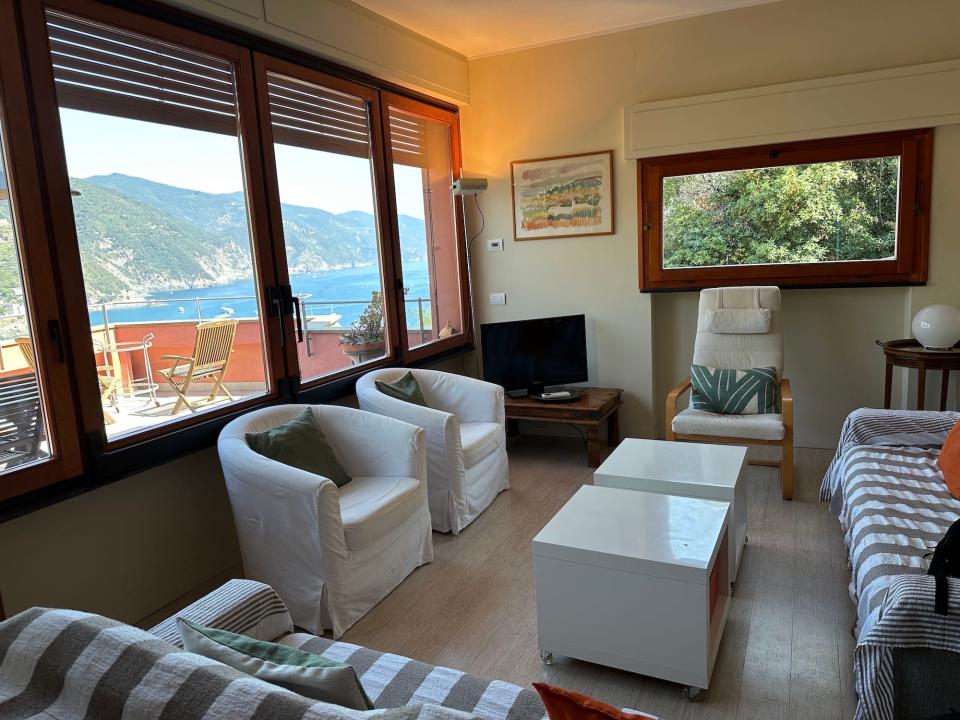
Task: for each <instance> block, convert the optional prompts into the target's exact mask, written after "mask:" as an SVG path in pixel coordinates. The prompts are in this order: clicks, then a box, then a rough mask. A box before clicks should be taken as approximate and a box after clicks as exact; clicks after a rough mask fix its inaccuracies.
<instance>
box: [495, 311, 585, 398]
mask: <svg viewBox="0 0 960 720" xmlns="http://www.w3.org/2000/svg"><path fill="white" fill-rule="evenodd" d="M480 347H481V350H482V352H483V377H484V379H485V380H487V381H488V382H492V383H496V384H497V385H502V386H503V387H504V388H505V389H506V390H522V389H527V388H531V387H534V386H537V385H543V386H551V385H563V384H565V383H577V382H586V381H587V333H586V322H585V318H584V316H583V315H565V316H563V317H550V318H538V319H535V320H515V321H512V322H500V323H487V324H484V325H481V326H480Z"/></svg>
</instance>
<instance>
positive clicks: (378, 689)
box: [281, 633, 545, 720]
mask: <svg viewBox="0 0 960 720" xmlns="http://www.w3.org/2000/svg"><path fill="white" fill-rule="evenodd" d="M281 642H283V643H284V644H286V645H291V646H293V647H298V648H301V649H302V650H306V651H307V652H311V653H314V654H316V655H323V656H324V657H327V658H330V659H331V660H337V661H338V662H343V663H346V664H348V665H350V666H352V667H353V668H354V670H356V671H357V676H358V677H359V678H360V684H361V685H363V689H364V690H365V691H366V692H367V695H368V696H369V697H370V700H371V701H372V702H373V704H374V705H375V706H376V707H378V708H392V707H399V706H401V705H405V704H407V703H414V704H417V703H432V704H435V705H443V706H445V707H450V708H457V709H459V710H463V711H465V712H469V713H472V714H474V715H477V716H480V717H482V718H488V719H492V720H542V718H544V716H545V710H544V707H543V703H541V702H540V697H539V696H538V695H537V693H536V692H534V691H533V690H525V689H523V688H521V687H519V686H517V685H512V684H510V683H507V682H503V681H500V680H482V679H480V678H477V677H473V676H472V675H467V674H466V673H464V672H461V671H460V670H453V669H451V668H446V667H436V666H433V665H427V664H426V663H422V662H418V661H416V660H411V659H410V658H407V657H403V656H402V655H394V654H392V653H382V652H378V651H376V650H369V649H367V648H364V647H361V646H360V645H353V644H351V643H347V642H337V641H334V640H328V639H326V638H321V637H317V636H316V635H310V634H307V633H296V634H293V635H289V636H287V637H286V638H284V639H283V640H282V641H281Z"/></svg>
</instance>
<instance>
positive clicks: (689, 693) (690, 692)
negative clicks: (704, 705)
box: [683, 685, 703, 702]
mask: <svg viewBox="0 0 960 720" xmlns="http://www.w3.org/2000/svg"><path fill="white" fill-rule="evenodd" d="M701 693H703V690H702V689H700V688H698V687H693V686H692V685H688V686H687V687H685V688H684V689H683V697H684V698H686V700H687V702H696V701H697V700H699V699H700V695H701Z"/></svg>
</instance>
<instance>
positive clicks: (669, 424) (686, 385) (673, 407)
mask: <svg viewBox="0 0 960 720" xmlns="http://www.w3.org/2000/svg"><path fill="white" fill-rule="evenodd" d="M691 385H692V383H691V382H690V376H689V375H688V376H687V377H685V378H684V379H683V380H681V381H680V382H679V383H678V384H677V385H676V386H675V387H673V388H672V389H671V390H670V392H668V393H667V414H666V432H665V435H666V438H667V440H673V439H674V435H673V418H674V416H675V415H676V414H677V399H678V398H679V397H680V396H681V395H683V394H684V393H685V392H687V390H689V389H690V387H691Z"/></svg>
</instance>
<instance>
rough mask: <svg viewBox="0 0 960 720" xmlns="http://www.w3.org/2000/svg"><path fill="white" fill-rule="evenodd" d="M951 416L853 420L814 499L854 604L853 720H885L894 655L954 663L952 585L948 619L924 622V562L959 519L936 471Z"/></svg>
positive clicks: (958, 628)
mask: <svg viewBox="0 0 960 720" xmlns="http://www.w3.org/2000/svg"><path fill="white" fill-rule="evenodd" d="M958 418H960V413H955V412H923V411H921V412H917V411H900V410H857V411H856V412H853V413H851V414H850V415H849V416H848V417H847V420H846V422H845V423H844V425H843V430H842V432H841V436H840V446H839V448H838V449H837V454H836V456H835V457H834V459H833V462H832V463H831V464H830V467H829V469H828V470H827V473H826V475H825V476H824V478H823V485H822V486H821V489H820V497H821V499H822V500H824V501H829V502H830V509H831V510H832V511H833V512H834V513H835V514H836V515H837V517H838V518H839V520H840V525H841V528H842V529H843V532H844V540H845V542H846V545H847V551H848V554H849V557H850V565H851V580H850V596H851V598H853V601H854V602H855V603H856V604H857V633H858V634H857V637H858V641H857V649H856V654H855V660H854V674H855V678H856V687H857V695H858V706H857V714H856V720H893V718H894V717H895V713H896V707H897V699H896V697H895V685H896V681H895V677H894V673H895V669H894V661H893V653H894V651H895V650H896V649H897V648H928V649H935V650H947V651H950V652H956V653H960V582H958V581H954V580H951V581H950V615H949V616H947V617H943V616H938V615H935V614H934V612H933V603H934V590H933V588H934V585H933V579H932V578H930V577H928V576H927V575H926V574H925V572H926V571H925V566H924V555H925V554H926V553H928V552H930V550H931V549H932V548H933V547H934V546H935V545H936V543H937V542H939V540H940V539H941V538H942V537H943V535H944V533H945V532H946V531H947V528H948V527H949V526H950V525H951V524H952V523H953V522H954V521H955V520H956V519H957V518H958V517H960V500H957V499H956V498H954V497H953V496H952V495H950V493H949V492H948V491H947V487H946V484H945V483H944V480H943V476H942V475H941V473H940V471H939V469H938V468H937V466H936V460H937V457H938V456H939V454H940V447H941V446H942V445H943V441H944V439H945V438H946V436H947V433H948V432H949V431H950V430H951V429H952V428H953V426H954V425H955V424H956V422H957V420H958Z"/></svg>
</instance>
